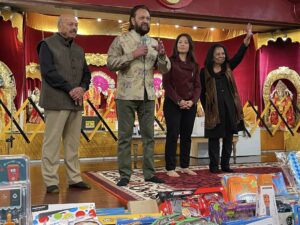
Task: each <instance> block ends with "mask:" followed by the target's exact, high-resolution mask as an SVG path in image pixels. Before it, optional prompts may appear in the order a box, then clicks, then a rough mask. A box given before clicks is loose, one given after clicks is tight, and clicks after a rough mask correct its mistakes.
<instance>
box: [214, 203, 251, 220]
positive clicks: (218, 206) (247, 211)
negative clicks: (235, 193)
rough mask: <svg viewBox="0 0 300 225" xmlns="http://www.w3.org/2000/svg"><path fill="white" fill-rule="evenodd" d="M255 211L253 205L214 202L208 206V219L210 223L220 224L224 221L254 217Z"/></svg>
mask: <svg viewBox="0 0 300 225" xmlns="http://www.w3.org/2000/svg"><path fill="white" fill-rule="evenodd" d="M255 210H256V204H255V203H241V202H224V203H219V202H215V203H213V204H211V205H210V212H211V213H210V218H211V221H213V222H215V223H218V224H221V223H222V222H225V221H232V220H237V219H248V218H251V217H254V216H255Z"/></svg>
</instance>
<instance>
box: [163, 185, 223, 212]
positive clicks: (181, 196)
mask: <svg viewBox="0 0 300 225" xmlns="http://www.w3.org/2000/svg"><path fill="white" fill-rule="evenodd" d="M158 196H159V198H160V200H161V201H162V203H161V204H160V206H159V209H160V211H161V212H162V213H163V214H164V215H168V214H173V213H178V214H183V215H184V216H186V217H203V216H204V217H205V216H209V214H210V211H209V206H210V204H211V203H212V202H224V201H227V200H228V199H227V195H226V193H225V190H224V188H223V187H213V188H198V189H197V190H195V191H192V190H189V191H172V192H160V193H158Z"/></svg>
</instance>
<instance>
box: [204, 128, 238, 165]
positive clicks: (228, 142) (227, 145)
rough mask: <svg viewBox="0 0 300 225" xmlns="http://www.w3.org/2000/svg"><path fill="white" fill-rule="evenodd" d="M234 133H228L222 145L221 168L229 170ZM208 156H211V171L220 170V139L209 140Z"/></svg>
mask: <svg viewBox="0 0 300 225" xmlns="http://www.w3.org/2000/svg"><path fill="white" fill-rule="evenodd" d="M232 139H233V134H232V132H227V133H226V136H225V137H224V138H223V144H222V157H221V168H222V169H229V168H230V166H229V162H230V156H231V152H232ZM208 154H209V159H210V163H209V168H210V170H217V169H219V161H220V139H219V138H209V139H208Z"/></svg>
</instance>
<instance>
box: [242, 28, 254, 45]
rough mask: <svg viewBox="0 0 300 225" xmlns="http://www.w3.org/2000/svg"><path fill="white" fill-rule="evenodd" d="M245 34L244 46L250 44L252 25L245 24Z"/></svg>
mask: <svg viewBox="0 0 300 225" xmlns="http://www.w3.org/2000/svg"><path fill="white" fill-rule="evenodd" d="M246 32H247V34H246V37H245V39H244V44H245V45H246V46H248V45H249V44H250V40H251V37H252V35H253V33H252V24H251V23H248V24H247V26H246Z"/></svg>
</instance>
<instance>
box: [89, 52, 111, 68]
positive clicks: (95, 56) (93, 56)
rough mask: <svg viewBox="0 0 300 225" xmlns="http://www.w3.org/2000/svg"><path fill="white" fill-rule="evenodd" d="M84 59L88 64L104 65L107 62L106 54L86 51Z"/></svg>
mask: <svg viewBox="0 0 300 225" xmlns="http://www.w3.org/2000/svg"><path fill="white" fill-rule="evenodd" d="M85 59H86V62H87V64H88V65H94V66H105V65H106V63H107V54H99V53H86V54H85Z"/></svg>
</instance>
